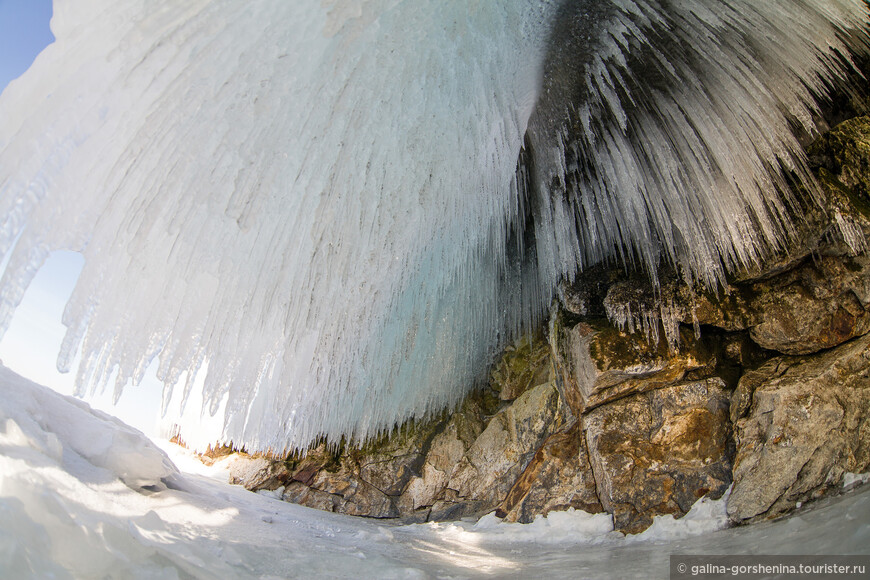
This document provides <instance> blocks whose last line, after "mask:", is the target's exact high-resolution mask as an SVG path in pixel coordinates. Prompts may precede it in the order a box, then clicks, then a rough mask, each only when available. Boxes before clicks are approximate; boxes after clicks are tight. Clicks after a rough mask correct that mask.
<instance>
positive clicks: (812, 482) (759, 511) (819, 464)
mask: <svg viewBox="0 0 870 580" xmlns="http://www.w3.org/2000/svg"><path fill="white" fill-rule="evenodd" d="M868 349H870V336H865V337H862V338H859V339H855V340H853V341H851V342H848V343H846V344H844V345H842V346H839V347H837V348H836V349H833V350H830V351H828V352H825V353H822V354H818V355H815V356H812V357H780V358H776V359H773V360H771V361H769V362H768V363H767V364H765V365H763V366H762V367H761V368H759V369H758V370H757V371H755V372H753V373H751V374H747V375H746V376H745V377H744V378H743V379H741V382H740V386H739V388H738V393H740V396H739V397H738V398H736V399H735V400H734V402H733V403H732V416H735V417H740V416H742V415H745V417H744V418H742V419H739V420H738V421H737V423H736V424H735V432H736V439H737V454H736V457H735V460H734V488H733V490H732V492H731V497H730V499H729V501H728V514H729V516H730V517H731V518H732V519H733V520H734V521H736V522H745V521H753V520H756V519H759V518H764V517H773V516H776V515H779V514H781V513H784V512H785V511H788V510H789V509H791V508H792V507H794V505H795V504H796V503H797V502H798V501H806V500H807V499H812V498H814V497H816V496H818V495H821V494H824V493H826V492H827V491H828V490H831V489H836V488H839V485H840V483H841V482H842V478H843V473H844V472H845V471H848V472H855V473H861V472H864V471H867V469H868V468H870V350H868ZM747 401H748V402H747Z"/></svg>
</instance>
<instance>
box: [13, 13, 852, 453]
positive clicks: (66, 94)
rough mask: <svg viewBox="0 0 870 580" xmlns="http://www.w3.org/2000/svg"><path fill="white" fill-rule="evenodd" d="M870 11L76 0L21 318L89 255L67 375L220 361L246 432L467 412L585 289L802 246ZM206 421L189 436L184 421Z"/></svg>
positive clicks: (26, 99) (17, 239)
mask: <svg viewBox="0 0 870 580" xmlns="http://www.w3.org/2000/svg"><path fill="white" fill-rule="evenodd" d="M867 20H868V14H867V5H866V4H865V3H864V2H863V1H862V0H829V1H825V0H770V1H767V2H762V3H759V2H755V1H754V0H733V1H729V2H725V1H722V0H718V1H717V0H691V1H688V2H679V3H671V2H668V1H665V0H660V1H656V0H573V1H568V0H563V1H562V2H551V1H547V0H525V1H519V2H491V3H479V2H468V1H457V2H454V1H447V2H445V1H435V0H406V1H399V0H353V1H347V2H335V1H323V0H299V1H295V2H282V1H280V0H254V1H244V2H243V1H240V0H190V1H188V2H175V1H173V0H116V1H114V2H109V1H107V0H88V1H77V2H72V1H71V0H56V1H55V16H54V19H53V20H52V30H53V32H54V34H55V36H56V37H57V41H56V42H55V43H54V44H53V45H51V46H49V47H48V48H47V49H46V50H45V51H44V52H43V53H42V54H41V55H40V56H39V57H38V59H37V61H36V62H35V64H34V66H33V67H32V68H31V70H30V71H29V72H28V73H27V74H26V75H25V76H24V77H22V78H21V79H20V80H18V81H16V82H14V83H12V84H11V85H10V86H9V87H8V89H7V90H6V91H4V92H3V94H2V95H0V217H2V221H0V224H2V225H0V253H3V254H6V255H7V256H8V258H9V265H8V267H7V269H6V271H5V273H4V276H3V279H2V281H0V330H2V329H5V328H6V327H7V326H8V324H9V322H10V320H11V316H12V313H13V311H14V309H15V307H16V305H17V304H18V303H19V302H20V300H21V298H22V296H23V293H24V291H25V290H26V288H27V286H28V284H29V282H30V281H31V279H32V278H33V276H34V274H35V272H36V271H37V270H38V268H39V267H40V265H41V264H42V262H43V261H44V260H45V258H46V256H47V255H48V254H49V253H50V252H51V251H53V250H58V249H69V250H74V251H80V252H82V254H83V255H84V256H85V260H86V263H85V267H84V270H83V272H82V275H81V278H80V279H79V281H78V284H77V286H76V288H75V290H74V292H73V296H72V298H71V299H70V302H69V304H68V305H67V308H66V311H65V314H64V324H66V325H67V327H68V332H67V336H66V338H65V340H64V345H63V347H62V351H61V352H60V354H59V358H58V367H59V368H61V369H68V368H70V366H71V364H72V362H73V360H74V358H75V357H76V355H77V354H80V356H81V364H80V367H79V371H78V384H79V390H80V393H81V394H84V393H86V392H88V391H92V390H94V389H100V388H102V387H103V386H104V385H105V384H106V383H107V382H108V381H110V380H112V379H113V378H114V383H115V389H116V395H117V394H120V389H121V388H122V387H123V386H124V385H125V384H127V383H128V382H129V381H130V380H133V381H134V382H135V381H138V380H141V378H142V376H143V373H144V372H145V370H146V368H147V367H148V365H149V364H150V363H151V361H152V360H154V359H155V357H158V358H159V371H158V376H159V377H160V379H161V380H164V381H165V383H166V385H167V392H166V393H165V394H164V400H166V401H169V399H170V395H171V392H170V391H171V388H172V385H174V384H175V383H177V382H178V381H179V379H182V381H181V382H180V383H179V386H178V387H176V388H178V389H184V397H183V398H184V399H186V398H187V396H188V395H189V394H190V390H191V389H192V388H193V385H194V380H193V377H194V376H195V375H196V374H197V372H201V373H205V380H204V384H203V387H202V389H203V395H204V400H205V405H206V406H207V407H208V410H209V411H211V412H218V411H219V412H221V413H224V414H225V417H224V418H225V421H224V432H223V434H222V435H221V437H222V439H223V440H225V441H228V440H232V441H234V442H236V443H238V444H245V445H246V446H247V447H248V448H249V449H267V448H271V449H274V450H284V449H290V448H294V447H300V446H305V445H307V444H308V443H309V442H310V441H312V440H313V439H315V438H317V437H320V436H326V437H327V438H329V439H331V440H333V441H337V440H338V439H340V438H341V437H342V436H349V437H353V438H356V439H363V438H365V437H367V436H371V435H373V434H375V433H377V432H378V431H381V430H384V429H389V428H390V427H391V426H393V425H394V424H395V423H397V422H401V421H402V420H404V419H406V418H409V417H411V416H420V415H423V414H426V413H427V412H431V411H435V410H438V409H440V408H442V407H444V406H447V405H450V404H453V403H456V402H457V401H458V400H459V399H460V398H461V397H462V395H464V394H465V393H466V392H467V391H468V390H469V389H470V388H471V387H472V386H474V384H475V381H477V380H479V379H480V377H481V376H483V375H484V374H485V371H486V367H487V364H488V363H489V361H490V360H491V358H492V356H493V354H494V353H495V352H496V351H497V349H498V348H499V346H500V345H502V344H504V342H505V341H506V340H508V339H509V338H510V337H512V336H514V335H515V334H516V333H517V332H519V331H521V329H523V328H527V327H529V326H530V325H531V324H533V323H535V322H536V321H538V320H540V318H541V317H542V316H543V315H544V313H545V311H546V308H547V307H548V305H549V303H550V300H551V299H552V296H553V292H554V288H555V287H556V284H557V283H558V282H559V280H561V279H563V278H572V277H574V276H575V275H578V272H579V271H580V270H581V269H582V267H583V266H585V265H589V264H592V263H596V262H600V261H602V260H610V259H616V258H620V257H622V258H624V259H627V260H629V261H633V262H636V263H638V264H639V265H641V266H643V267H645V268H646V269H647V270H648V271H649V272H650V274H652V275H654V272H655V269H656V267H657V265H658V264H659V263H661V262H667V263H673V264H676V265H678V266H680V267H682V269H683V271H684V272H686V275H687V276H691V277H693V278H696V279H698V280H701V281H703V282H706V283H708V284H714V283H715V282H716V281H717V280H718V279H719V278H720V277H721V275H722V273H723V272H724V271H725V270H727V269H728V268H730V267H733V266H735V265H739V264H743V263H752V262H753V261H755V260H757V259H759V257H761V256H763V255H764V254H765V253H766V252H769V251H770V250H771V249H773V248H776V247H777V246H779V245H781V244H782V243H783V242H784V241H785V240H787V238H788V236H789V232H790V223H789V220H788V218H787V217H786V216H787V207H788V204H789V203H790V198H789V194H788V193H787V192H788V187H787V185H786V176H785V175H784V172H788V173H789V175H790V178H795V179H798V180H803V181H804V182H805V183H806V184H807V185H809V190H810V191H812V183H811V178H810V177H809V176H808V173H807V170H806V168H805V166H804V161H803V159H802V156H801V153H800V151H801V148H800V146H799V144H798V141H797V139H796V138H795V137H794V130H795V128H796V127H799V128H802V129H803V130H805V131H809V132H812V130H813V127H814V122H813V119H814V116H815V114H816V112H817V111H816V106H817V105H816V100H817V98H820V97H823V96H824V95H825V94H826V92H827V91H828V89H829V85H830V83H832V82H835V81H837V80H838V79H842V78H844V75H845V74H846V72H847V70H848V68H849V66H850V54H852V52H853V51H856V50H863V48H864V47H865V42H866V36H865V31H864V27H865V24H866V22H867ZM182 427H183V426H182Z"/></svg>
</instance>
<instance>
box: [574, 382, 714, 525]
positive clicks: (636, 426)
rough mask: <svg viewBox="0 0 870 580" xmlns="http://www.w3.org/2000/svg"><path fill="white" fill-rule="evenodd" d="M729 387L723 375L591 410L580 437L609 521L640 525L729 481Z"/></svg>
mask: <svg viewBox="0 0 870 580" xmlns="http://www.w3.org/2000/svg"><path fill="white" fill-rule="evenodd" d="M729 399H730V397H729V393H728V392H727V390H726V388H725V384H724V382H723V381H722V380H721V379H718V378H711V379H706V380H702V381H694V382H688V383H682V384H678V385H673V386H669V387H665V388H662V389H658V390H655V391H651V392H649V393H638V394H634V395H631V396H628V397H625V398H622V399H620V400H618V401H614V402H612V403H609V404H607V405H602V406H600V407H597V408H595V409H593V410H591V411H590V412H589V413H587V414H586V416H585V417H584V422H585V426H586V442H587V446H588V450H589V457H590V463H591V465H592V469H593V472H594V475H595V481H596V485H597V489H598V497H599V499H600V501H601V505H602V506H603V507H604V509H605V510H606V511H608V512H610V513H612V514H613V521H614V527H615V528H616V529H617V530H620V531H623V532H626V533H638V532H641V531H643V530H644V529H646V528H647V527H648V526H649V525H651V524H652V521H653V519H652V518H653V517H654V516H656V515H662V514H673V515H675V516H677V517H680V516H682V515H684V514H685V513H686V512H688V511H689V509H690V508H691V506H692V504H693V503H695V501H697V500H698V499H700V498H701V497H704V496H707V495H709V496H711V497H713V498H718V497H721V495H722V494H723V493H724V492H725V490H726V489H727V487H728V485H729V484H730V483H731V459H730V457H731V453H730V447H729V437H728V435H729V418H728V405H729Z"/></svg>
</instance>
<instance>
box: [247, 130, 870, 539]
mask: <svg viewBox="0 0 870 580" xmlns="http://www.w3.org/2000/svg"><path fill="white" fill-rule="evenodd" d="M808 153H809V157H810V161H811V164H812V165H813V168H814V171H815V172H816V175H817V177H818V180H819V184H820V191H818V192H803V193H804V195H801V196H799V197H800V198H801V199H802V200H803V202H801V203H802V204H803V205H802V206H800V207H795V208H794V209H795V218H796V219H795V225H794V229H793V231H792V243H791V244H790V246H789V247H788V248H783V249H782V251H781V252H779V253H778V254H777V255H774V256H772V257H771V258H770V259H768V260H767V261H766V262H765V263H763V264H757V265H754V266H752V267H747V268H744V269H743V270H741V271H738V272H734V273H733V274H732V275H731V276H730V277H729V279H728V280H727V281H724V282H723V283H722V285H721V286H720V287H719V288H717V289H715V290H712V291H711V290H710V289H706V288H699V287H697V286H695V285H694V284H692V283H691V282H688V281H686V280H684V279H683V278H681V277H680V276H679V274H678V273H676V272H667V271H661V272H659V283H658V284H657V285H655V286H654V285H652V284H651V283H650V282H649V281H648V277H646V276H645V275H642V274H639V273H637V274H636V273H633V272H631V271H630V270H626V269H624V268H608V267H604V266H600V267H598V268H595V269H594V270H591V271H586V272H584V274H583V275H582V278H581V279H579V280H577V281H576V282H575V283H573V284H565V285H563V286H562V288H561V289H560V295H559V299H558V301H557V302H556V303H554V305H553V308H552V312H551V317H550V322H549V325H548V328H546V329H542V330H541V331H540V332H539V333H538V334H537V335H535V336H526V337H524V338H522V339H521V340H519V341H517V342H516V343H515V344H513V345H511V346H510V347H509V348H508V349H507V350H506V352H505V353H504V355H503V357H502V358H501V360H500V361H498V363H497V364H496V365H495V366H494V368H493V370H492V373H491V380H490V382H489V385H488V386H487V387H486V388H485V389H483V390H481V391H479V392H476V393H474V394H473V395H471V396H469V397H468V398H467V399H466V400H465V402H464V403H463V404H462V405H461V406H460V408H459V409H457V410H456V411H455V412H452V413H444V414H442V415H440V416H438V417H435V418H433V419H431V420H428V421H417V422H412V423H409V424H406V425H404V426H402V427H401V428H399V429H397V430H396V431H395V432H394V433H392V434H391V435H390V436H385V437H383V438H381V439H380V440H377V441H372V442H369V443H367V444H366V445H365V446H363V447H362V448H351V447H346V448H341V449H327V448H326V447H324V446H320V447H316V448H314V449H312V450H310V451H309V452H308V453H307V454H306V455H305V456H304V457H290V458H285V459H281V460H275V459H267V458H264V457H247V456H243V457H242V458H240V459H239V460H237V461H236V463H235V472H234V475H233V479H234V481H235V482H236V483H241V484H244V485H245V486H246V487H248V488H249V489H252V490H257V489H270V490H277V491H279V492H280V494H281V495H282V497H283V498H284V499H285V500H287V501H292V502H296V503H300V504H303V505H307V506H311V507H316V508H320V509H325V510H329V511H336V512H341V513H345V514H351V515H361V516H368V517H377V518H402V519H403V520H405V521H412V522H422V521H431V520H446V519H456V518H461V517H467V516H474V517H477V516H481V515H483V514H485V513H488V512H491V511H493V510H494V511H496V513H497V515H499V516H500V517H504V518H506V519H507V520H509V521H519V522H529V521H531V520H532V519H534V518H535V517H536V516H537V515H539V514H543V515H546V514H547V513H549V512H550V511H553V510H565V509H568V508H576V509H582V510H585V511H588V512H601V511H606V512H609V513H611V514H612V515H613V519H614V525H615V527H616V529H618V530H621V531H624V532H626V533H635V532H639V531H642V530H643V529H645V528H646V527H648V526H649V525H650V524H651V522H652V518H653V517H654V516H656V515H661V514H673V515H675V516H678V517H679V516H681V515H683V514H685V513H686V512H687V511H688V510H689V508H690V506H691V505H692V504H693V503H694V502H695V501H696V500H697V499H699V498H701V497H704V496H711V497H714V498H716V497H720V496H721V495H722V494H723V493H724V492H725V491H726V489H727V488H728V487H729V486H731V485H733V488H732V491H731V495H730V498H729V502H728V513H729V515H730V517H731V518H732V520H733V521H734V522H735V523H745V522H752V521H756V520H758V519H761V518H768V517H776V516H778V515H781V514H783V513H786V512H788V511H789V510H791V509H793V508H794V507H795V506H796V505H800V504H801V503H802V502H806V501H808V500H811V499H813V498H816V497H819V496H821V495H824V494H826V493H829V492H831V491H832V490H836V489H839V488H840V486H841V484H842V481H843V478H844V474H846V473H850V472H851V473H863V472H867V471H868V470H870V348H868V346H870V334H868V332H870V312H868V310H870V256H868V254H867V243H866V240H867V239H868V235H870V117H857V118H853V119H851V120H848V121H845V122H843V123H841V124H840V125H838V126H837V127H835V128H834V129H832V130H831V131H829V132H828V133H826V134H825V135H824V136H823V137H821V138H820V139H818V140H817V141H816V142H815V143H813V144H812V145H811V146H810V147H809V148H808Z"/></svg>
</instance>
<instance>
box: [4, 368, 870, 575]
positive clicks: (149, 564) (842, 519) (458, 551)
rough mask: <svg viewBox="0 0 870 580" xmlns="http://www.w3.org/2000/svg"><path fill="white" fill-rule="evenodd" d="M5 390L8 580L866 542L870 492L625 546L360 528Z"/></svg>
mask: <svg viewBox="0 0 870 580" xmlns="http://www.w3.org/2000/svg"><path fill="white" fill-rule="evenodd" d="M0 388H2V389H3V392H4V394H5V395H4V397H0V577H4V578H34V577H40V578H48V577H51V578H143V579H144V578H161V579H164V578H240V579H245V578H258V579H271V578H293V577H316V578H361V577H362V578H368V577H377V578H477V577H499V578H510V577H517V578H520V577H529V575H530V574H536V573H537V574H546V575H547V577H549V578H576V577H578V576H580V577H619V578H650V577H653V578H655V577H658V578H666V577H667V576H668V570H669V567H668V566H669V564H668V556H669V555H670V554H671V553H680V554H693V553H694V554H713V553H765V554H789V553H798V554H806V553H807V552H814V553H836V554H850V553H854V554H867V553H868V546H870V524H868V522H870V487H868V486H864V487H863V488H861V489H859V490H858V491H857V492H853V493H852V494H850V495H847V496H844V497H841V498H836V499H834V500H832V501H830V502H828V504H827V505H822V506H821V507H817V508H816V509H806V508H805V509H804V510H802V512H801V513H800V514H799V515H798V516H796V517H792V518H790V519H786V520H782V521H780V522H775V523H765V524H760V525H757V526H753V527H749V528H740V529H725V530H720V531H712V530H715V529H718V528H721V526H722V524H723V522H724V520H723V517H724V507H725V503H724V500H718V501H709V500H702V501H701V502H699V503H698V504H696V505H695V506H694V507H693V508H692V511H691V512H690V513H689V514H688V515H686V516H685V517H684V518H682V519H681V520H673V518H670V517H667V518H658V519H657V521H656V522H655V524H654V525H653V526H652V527H651V528H650V529H649V530H648V531H647V532H645V533H644V534H642V535H640V536H635V537H627V538H624V537H623V536H622V535H621V534H619V533H615V532H613V531H612V525H611V522H610V519H609V517H608V516H604V515H600V514H599V515H590V514H586V513H583V512H577V511H568V512H564V513H552V514H550V515H549V517H547V518H538V519H537V520H536V521H535V522H533V523H531V524H508V523H504V522H501V521H499V520H498V519H497V518H495V517H494V516H487V517H484V518H483V519H481V520H480V521H479V522H465V521H463V522H452V523H440V524H436V523H430V524H417V525H407V526H402V525H397V524H395V523H392V522H379V521H376V520H367V519H362V518H352V517H348V516H341V515H337V514H332V513H326V512H321V511H316V510H312V509H309V508H305V507H301V506H297V505H293V504H289V503H285V502H282V501H279V500H276V499H274V498H272V497H268V496H266V495H260V494H255V493H250V492H248V491H246V490H245V489H243V488H241V487H238V486H231V485H229V484H227V483H226V481H227V479H226V478H227V474H228V470H229V463H230V461H231V459H229V458H224V459H222V460H218V461H216V462H215V463H214V464H213V465H211V466H205V465H204V464H203V463H202V462H200V461H198V460H197V459H196V458H195V457H194V456H193V454H192V453H191V452H190V451H188V450H186V449H183V448H181V447H178V446H175V445H174V444H171V443H169V442H163V443H161V444H160V445H159V446H158V445H155V444H154V443H152V442H151V441H150V440H149V439H147V438H146V437H145V436H144V435H142V434H140V433H137V432H136V431H135V430H133V429H131V428H129V427H127V426H125V425H124V424H122V423H120V422H119V421H117V420H116V419H114V418H112V417H109V416H107V415H105V414H104V413H102V412H99V411H94V410H91V409H90V408H89V407H88V406H87V405H86V404H83V403H81V402H80V401H77V400H75V399H72V398H70V397H67V396H65V395H60V394H57V393H55V392H53V391H50V390H48V389H47V388H45V387H42V386H39V385H37V384H35V383H32V382H30V381H28V380H26V379H24V378H21V377H19V376H17V375H15V374H14V373H12V372H11V371H9V370H8V369H5V368H0ZM161 448H162V449H163V450H161ZM164 450H165V451H167V452H168V454H167V453H165V452H164ZM170 455H171V458H172V459H171V460H170ZM175 466H178V467H179V468H180V470H179V469H178V468H176V467H175Z"/></svg>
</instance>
